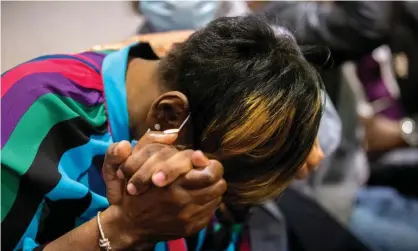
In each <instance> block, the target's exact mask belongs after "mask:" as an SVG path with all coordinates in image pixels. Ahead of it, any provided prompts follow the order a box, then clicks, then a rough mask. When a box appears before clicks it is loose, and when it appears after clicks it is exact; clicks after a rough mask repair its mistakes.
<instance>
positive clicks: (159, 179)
mask: <svg viewBox="0 0 418 251" xmlns="http://www.w3.org/2000/svg"><path fill="white" fill-rule="evenodd" d="M165 181H166V176H165V173H163V172H158V173H156V174H154V175H153V176H152V183H154V185H156V186H159V187H162V186H164V184H165Z"/></svg>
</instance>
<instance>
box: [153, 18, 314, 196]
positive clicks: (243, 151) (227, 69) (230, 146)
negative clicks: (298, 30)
mask: <svg viewBox="0 0 418 251" xmlns="http://www.w3.org/2000/svg"><path fill="white" fill-rule="evenodd" d="M160 71H161V76H162V81H163V83H164V84H165V85H166V86H168V87H169V88H172V89H176V90H179V91H181V92H183V93H184V94H185V95H186V96H187V97H188V99H189V104H190V109H191V120H192V122H193V128H194V134H195V137H194V139H195V142H194V147H195V148H196V149H201V150H202V151H204V152H206V153H208V154H210V156H213V157H214V158H216V159H218V160H220V161H221V162H222V163H223V165H224V168H225V176H224V177H225V179H226V180H227V182H228V192H227V195H226V197H227V198H228V201H233V202H235V203H238V204H246V203H259V202H262V201H263V200H265V199H268V198H271V197H274V196H277V195H278V194H279V193H280V192H281V190H282V189H283V188H284V187H285V185H286V183H288V182H289V181H290V179H291V178H292V177H293V176H294V175H295V174H296V173H297V171H298V170H299V168H300V167H301V165H302V164H303V162H304V160H305V159H306V157H307V156H308V154H309V152H310V150H311V148H312V146H313V144H314V141H315V137H316V135H317V132H318V127H319V122H320V118H321V115H322V98H321V89H322V82H321V78H320V77H319V75H318V73H317V72H316V70H315V69H314V68H313V67H312V66H311V65H310V64H309V63H308V62H307V61H306V59H305V58H304V56H303V53H302V51H301V49H300V48H299V47H298V45H297V44H296V42H295V41H294V40H293V39H292V38H291V37H289V36H288V35H285V34H282V35H280V34H279V35H276V34H275V33H274V31H273V29H272V28H271V27H270V26H269V25H268V24H267V23H266V22H264V21H263V20H262V19H259V18H257V17H254V16H247V17H232V18H231V17H227V18H219V19H217V20H215V21H212V22H211V23H210V24H208V26H206V27H205V28H203V29H202V30H199V31H197V32H195V33H194V34H193V35H192V36H191V37H190V38H189V39H188V40H187V41H185V42H184V43H182V44H179V45H178V46H176V47H175V48H174V49H173V50H172V51H171V53H169V55H168V56H167V58H165V59H163V60H162V62H161V64H160Z"/></svg>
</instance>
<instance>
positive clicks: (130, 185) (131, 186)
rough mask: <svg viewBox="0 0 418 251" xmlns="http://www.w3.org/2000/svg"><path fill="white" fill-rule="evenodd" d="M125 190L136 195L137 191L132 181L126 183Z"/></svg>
mask: <svg viewBox="0 0 418 251" xmlns="http://www.w3.org/2000/svg"><path fill="white" fill-rule="evenodd" d="M126 190H128V193H129V194H130V195H136V193H137V190H136V187H135V185H134V184H132V183H129V184H128V186H127V187H126Z"/></svg>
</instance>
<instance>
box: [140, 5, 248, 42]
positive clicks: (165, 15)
mask: <svg viewBox="0 0 418 251" xmlns="http://www.w3.org/2000/svg"><path fill="white" fill-rule="evenodd" d="M136 8H137V10H138V12H139V13H140V14H141V15H143V17H144V18H145V23H144V25H143V26H142V27H141V28H140V33H141V34H143V33H153V32H164V31H175V30H197V29H200V28H202V27H204V26H205V25H206V24H208V23H209V22H210V21H212V20H213V19H215V18H218V17H233V16H242V15H245V14H247V13H249V12H250V9H249V7H248V5H247V1H200V0H198V1H177V0H167V1H150V0H145V1H144V0H143V1H138V2H136Z"/></svg>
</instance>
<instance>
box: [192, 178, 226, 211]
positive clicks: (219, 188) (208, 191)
mask: <svg viewBox="0 0 418 251" xmlns="http://www.w3.org/2000/svg"><path fill="white" fill-rule="evenodd" d="M226 189H227V184H226V181H225V180H224V179H221V180H219V181H218V182H216V183H215V184H213V185H211V186H209V187H205V188H202V189H193V190H188V192H189V194H190V196H191V197H192V198H193V201H194V202H195V203H196V204H199V205H204V204H206V203H208V202H209V201H212V200H215V199H217V198H221V197H222V195H223V194H224V193H225V192H226Z"/></svg>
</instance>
